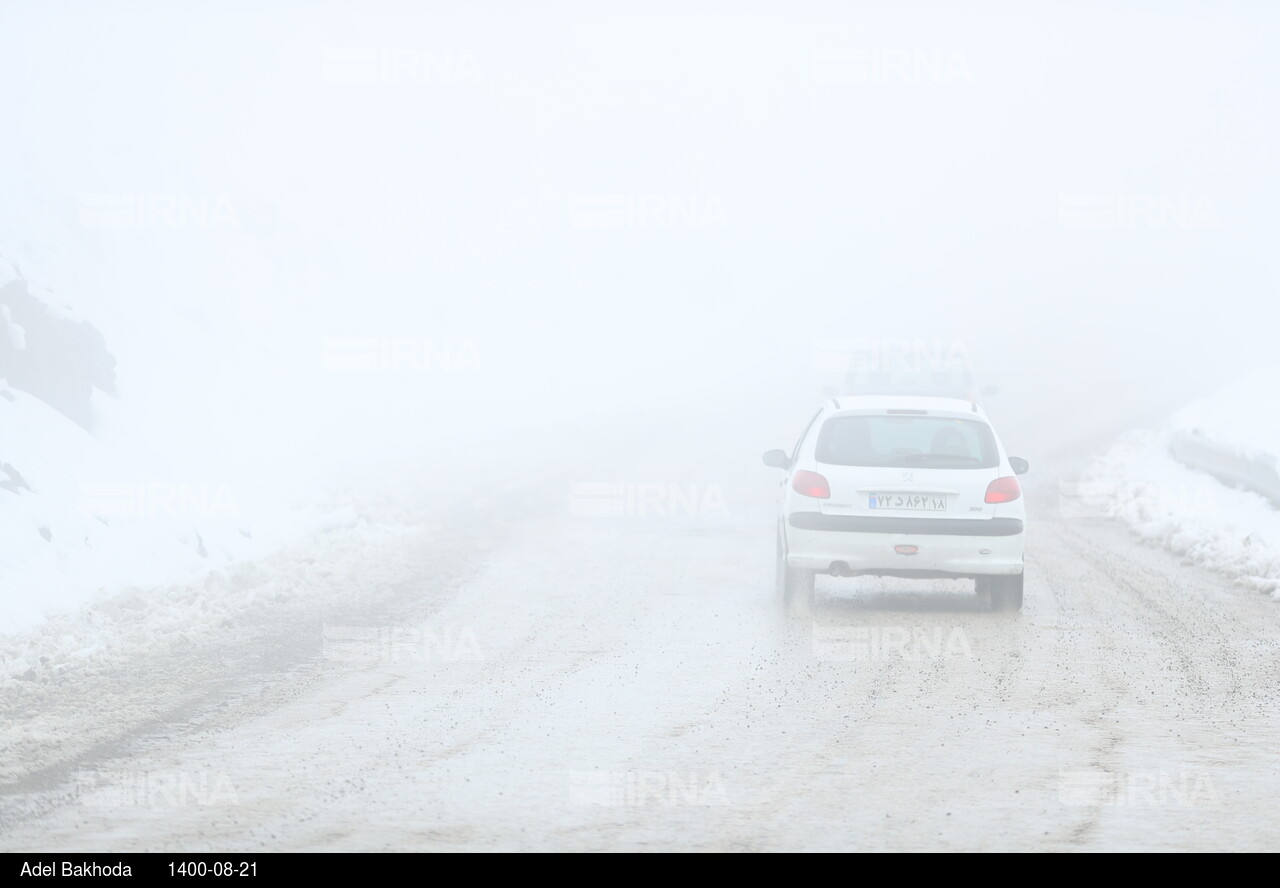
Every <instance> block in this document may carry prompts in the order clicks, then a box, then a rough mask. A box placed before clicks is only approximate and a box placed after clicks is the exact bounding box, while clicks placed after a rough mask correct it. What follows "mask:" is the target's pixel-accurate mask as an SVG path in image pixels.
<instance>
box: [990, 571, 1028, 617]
mask: <svg viewBox="0 0 1280 888" xmlns="http://www.w3.org/2000/svg"><path fill="white" fill-rule="evenodd" d="M985 586H986V589H987V592H988V593H989V594H990V596H991V609H992V610H993V611H1004V612H1008V613H1017V612H1018V611H1020V610H1022V574H1018V575H1016V576H1010V577H987V578H986V583H985Z"/></svg>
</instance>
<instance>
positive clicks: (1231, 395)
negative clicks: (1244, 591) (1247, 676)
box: [1059, 369, 1280, 599]
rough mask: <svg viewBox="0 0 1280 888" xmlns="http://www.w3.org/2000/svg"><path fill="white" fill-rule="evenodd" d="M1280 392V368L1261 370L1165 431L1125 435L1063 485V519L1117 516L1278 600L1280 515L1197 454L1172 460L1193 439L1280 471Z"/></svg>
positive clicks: (1183, 413) (1191, 560)
mask: <svg viewBox="0 0 1280 888" xmlns="http://www.w3.org/2000/svg"><path fill="white" fill-rule="evenodd" d="M1278 387H1280V369H1268V370H1263V371H1259V372H1255V373H1252V374H1249V375H1248V376H1245V377H1243V378H1241V379H1239V380H1237V381H1236V382H1234V383H1232V384H1230V385H1228V386H1225V387H1223V388H1222V389H1221V390H1219V391H1217V392H1214V393H1213V394H1211V395H1209V396H1207V397H1204V398H1201V399H1198V400H1196V401H1194V402H1193V403H1191V404H1189V405H1187V406H1186V407H1185V408H1183V409H1181V410H1179V411H1178V412H1176V413H1175V414H1174V415H1173V416H1172V417H1171V419H1170V421H1169V423H1168V425H1167V426H1166V427H1165V428H1162V429H1159V430H1146V431H1134V432H1130V433H1128V434H1126V435H1125V436H1123V437H1122V438H1121V439H1120V440H1118V441H1117V442H1116V443H1115V444H1114V445H1112V446H1111V447H1110V448H1109V449H1108V450H1107V451H1106V452H1105V453H1104V454H1103V455H1101V456H1100V457H1098V458H1097V459H1096V460H1095V461H1094V462H1093V464H1092V465H1090V466H1089V468H1088V469H1087V470H1086V471H1085V472H1084V473H1083V474H1082V475H1081V476H1079V477H1078V478H1072V479H1070V480H1064V481H1063V482H1062V485H1061V489H1060V491H1059V493H1060V510H1061V514H1062V517H1064V518H1074V519H1088V518H1098V517H1109V518H1119V519H1121V520H1123V521H1124V522H1126V523H1127V524H1129V525H1130V526H1131V527H1132V528H1133V530H1134V532H1135V533H1137V535H1138V536H1139V537H1141V538H1142V539H1143V540H1147V541H1150V542H1152V543H1156V544H1159V545H1162V546H1164V547H1166V548H1168V549H1170V550H1171V551H1173V552H1176V553H1177V554H1179V555H1181V556H1183V558H1184V559H1185V560H1186V562H1187V563H1188V564H1198V565H1202V566H1204V567H1208V568H1211V569H1213V570H1216V571H1219V572H1221V573H1224V574H1226V575H1228V576H1230V577H1231V578H1232V579H1233V580H1235V582H1236V583H1237V584H1238V585H1240V586H1243V587H1245V588H1249V589H1254V590H1257V591H1260V592H1267V593H1270V594H1271V595H1272V597H1274V598H1277V599H1280V511H1277V510H1276V508H1275V506H1274V505H1273V504H1272V503H1271V502H1270V501H1269V500H1268V499H1267V498H1266V497H1265V496H1263V495H1262V494H1260V493H1258V492H1255V491H1254V490H1250V489H1244V488H1243V487H1242V486H1240V485H1237V484H1229V483H1224V482H1223V480H1219V478H1218V477H1215V476H1214V475H1212V474H1209V473H1207V472H1206V471H1202V470H1201V468H1200V467H1198V466H1197V465H1195V463H1196V462H1197V461H1196V460H1195V459H1194V458H1193V457H1190V456H1187V455H1186V454H1185V453H1184V455H1183V456H1182V459H1181V460H1180V459H1179V458H1178V457H1176V456H1175V450H1176V446H1175V445H1176V443H1177V442H1178V441H1179V440H1180V437H1182V436H1193V439H1194V440H1196V441H1199V442H1203V444H1204V446H1205V447H1207V448H1210V449H1212V450H1213V451H1215V452H1219V453H1222V454H1225V455H1226V457H1227V458H1233V457H1238V458H1239V459H1240V460H1242V461H1250V462H1251V463H1252V464H1255V465H1257V466H1259V467H1261V469H1262V470H1264V471H1265V469H1266V467H1268V466H1275V465H1276V460H1277V457H1280V413H1277V412H1276V411H1275V409H1274V406H1273V405H1274V392H1275V391H1277V389H1278ZM1189 463H1191V464H1189Z"/></svg>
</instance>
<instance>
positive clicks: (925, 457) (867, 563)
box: [764, 396, 1028, 611]
mask: <svg viewBox="0 0 1280 888" xmlns="http://www.w3.org/2000/svg"><path fill="white" fill-rule="evenodd" d="M764 462H765V465H768V466H772V467H774V468H778V469H782V470H783V471H785V472H786V478H785V479H784V481H783V483H782V497H781V503H780V510H779V515H778V523H777V534H776V539H777V552H776V566H777V587H778V591H779V593H780V594H781V595H782V597H783V599H784V600H785V601H786V602H787V604H788V606H789V607H791V608H793V609H800V610H804V609H807V608H808V607H809V606H810V605H811V603H812V600H813V594H814V579H815V577H816V575H817V574H827V575H831V576H860V575H878V576H899V577H920V578H940V577H950V578H972V579H974V580H975V581H976V582H975V585H976V588H977V590H978V591H979V592H980V593H986V594H987V595H988V596H989V598H990V602H991V606H992V608H993V609H994V610H1010V611H1017V610H1021V608H1022V589H1023V554H1022V553H1023V539H1024V531H1025V528H1024V525H1025V518H1026V516H1025V510H1024V508H1023V501H1022V488H1021V486H1020V485H1019V483H1018V479H1017V476H1018V475H1021V474H1023V473H1024V472H1026V471H1027V469H1028V465H1027V461H1026V460H1024V459H1021V458H1019V457H1016V456H1008V455H1007V454H1006V452H1005V449H1004V446H1003V445H1002V444H1001V442H1000V439H999V437H998V436H997V435H996V433H995V430H994V429H993V428H992V426H991V423H990V421H989V420H988V418H987V415H986V413H985V412H983V410H982V408H981V407H980V406H979V405H978V404H977V403H975V402H974V401H972V400H969V399H968V398H936V397H892V396H866V397H840V398H834V399H832V400H831V401H830V402H828V403H827V404H825V405H824V406H823V407H822V408H821V409H820V410H819V411H818V412H817V413H816V414H815V415H814V417H813V418H812V419H811V420H810V422H809V425H808V426H807V427H806V428H805V430H804V431H803V432H802V433H801V435H800V439H799V441H797V442H796V445H795V447H794V448H793V449H792V450H791V452H790V453H787V452H786V451H783V450H771V451H769V452H767V453H766V454H765V455H764Z"/></svg>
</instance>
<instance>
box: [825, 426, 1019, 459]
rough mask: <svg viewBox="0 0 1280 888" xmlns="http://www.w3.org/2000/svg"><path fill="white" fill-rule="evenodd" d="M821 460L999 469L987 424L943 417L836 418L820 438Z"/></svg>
mask: <svg viewBox="0 0 1280 888" xmlns="http://www.w3.org/2000/svg"><path fill="white" fill-rule="evenodd" d="M816 455H817V459H818V462H820V463H826V464H827V465H833V466H880V467H886V468H903V469H905V468H909V467H931V468H939V469H989V468H992V467H993V466H996V465H998V464H999V461H1000V458H999V455H998V454H997V452H996V439H995V435H993V434H992V433H991V427H990V426H989V425H987V424H986V423H985V422H980V421H978V420H972V419H953V418H950V417H945V416H918V415H916V416H910V415H908V416H900V415H899V416H895V415H875V416H833V417H832V418H831V419H828V420H827V421H826V422H825V423H824V424H823V426H822V430H821V431H820V432H819V433H818V446H817V454H816Z"/></svg>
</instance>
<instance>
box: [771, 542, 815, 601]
mask: <svg viewBox="0 0 1280 888" xmlns="http://www.w3.org/2000/svg"><path fill="white" fill-rule="evenodd" d="M776 552H777V564H776V567H775V571H774V575H775V582H776V584H777V588H778V592H779V594H780V595H781V596H782V602H783V604H785V605H786V607H787V612H788V613H790V614H792V615H794V616H803V615H805V614H807V613H809V611H810V609H811V608H812V606H813V589H814V573H813V571H811V570H804V569H802V568H798V567H791V566H790V565H788V564H787V548H786V544H785V543H784V542H783V540H782V534H781V533H779V534H778V544H777V549H776Z"/></svg>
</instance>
